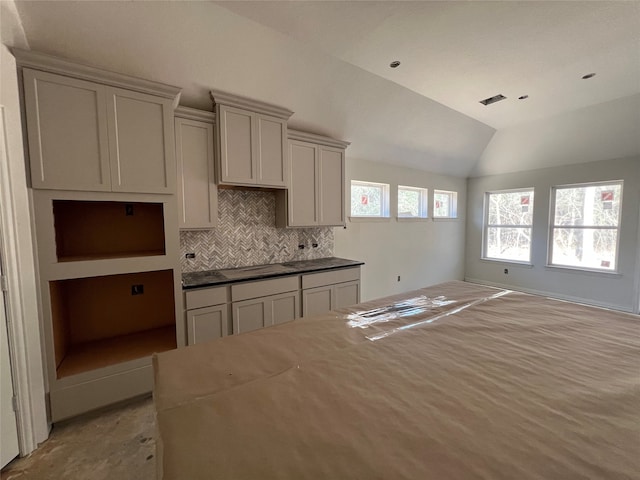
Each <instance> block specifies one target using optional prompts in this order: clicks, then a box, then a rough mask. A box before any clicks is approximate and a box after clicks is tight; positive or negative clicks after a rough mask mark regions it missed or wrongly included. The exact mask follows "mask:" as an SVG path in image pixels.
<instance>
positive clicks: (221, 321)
mask: <svg viewBox="0 0 640 480" xmlns="http://www.w3.org/2000/svg"><path fill="white" fill-rule="evenodd" d="M228 301H229V288H228V287H227V286H222V287H209V288H200V289H197V290H188V291H186V292H185V294H184V303H185V308H186V309H187V311H186V320H187V338H188V342H189V345H194V344H196V343H202V342H207V341H209V340H214V339H216V338H221V337H224V336H226V335H229V334H230V333H231V325H229V304H228Z"/></svg>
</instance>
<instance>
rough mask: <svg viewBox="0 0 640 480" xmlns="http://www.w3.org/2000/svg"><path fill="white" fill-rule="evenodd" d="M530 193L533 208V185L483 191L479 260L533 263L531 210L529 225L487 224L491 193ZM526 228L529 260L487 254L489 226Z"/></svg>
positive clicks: (521, 263)
mask: <svg viewBox="0 0 640 480" xmlns="http://www.w3.org/2000/svg"><path fill="white" fill-rule="evenodd" d="M516 192H518V193H531V195H532V196H533V198H534V203H533V205H534V206H533V209H534V210H535V187H525V188H509V189H505V190H491V191H487V192H484V206H483V214H482V252H481V256H480V258H481V260H486V261H489V262H502V263H514V264H518V265H533V224H534V222H533V212H534V210H532V211H531V224H530V225H511V224H492V225H489V205H490V203H491V195H499V194H502V193H516ZM491 227H492V228H528V229H529V230H530V231H531V234H530V241H529V260H514V259H509V258H496V257H490V256H488V254H487V250H488V246H487V241H488V237H489V228H491Z"/></svg>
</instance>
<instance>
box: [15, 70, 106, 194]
mask: <svg viewBox="0 0 640 480" xmlns="http://www.w3.org/2000/svg"><path fill="white" fill-rule="evenodd" d="M23 75H24V96H25V110H26V117H27V133H28V140H29V161H30V164H31V183H32V186H33V188H45V189H61V190H88V191H102V190H110V189H111V178H110V172H109V143H108V133H107V108H106V102H105V87H104V86H102V85H98V84H95V83H91V82H85V81H82V80H76V79H73V78H68V77H63V76H60V75H54V74H51V73H45V72H39V71H36V70H30V69H28V68H25V69H24V70H23Z"/></svg>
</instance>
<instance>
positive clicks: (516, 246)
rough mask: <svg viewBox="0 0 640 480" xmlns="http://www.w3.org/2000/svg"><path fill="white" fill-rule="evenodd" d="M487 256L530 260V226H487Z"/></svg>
mask: <svg viewBox="0 0 640 480" xmlns="http://www.w3.org/2000/svg"><path fill="white" fill-rule="evenodd" d="M486 242H487V247H486V256H487V258H499V259H504V260H515V261H520V262H529V261H530V260H531V228H502V227H488V228H487V239H486Z"/></svg>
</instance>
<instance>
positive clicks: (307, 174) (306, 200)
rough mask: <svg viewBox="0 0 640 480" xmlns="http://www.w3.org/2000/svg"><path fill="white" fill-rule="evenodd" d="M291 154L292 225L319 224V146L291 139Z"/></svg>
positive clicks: (290, 196) (290, 192)
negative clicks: (317, 202) (317, 167)
mask: <svg viewBox="0 0 640 480" xmlns="http://www.w3.org/2000/svg"><path fill="white" fill-rule="evenodd" d="M289 153H290V155H291V185H290V186H289V191H288V192H287V195H288V197H289V207H290V218H291V219H292V221H291V222H289V223H290V225H317V224H318V215H317V214H318V209H317V208H316V206H317V205H316V199H317V198H318V190H317V189H318V184H319V182H318V172H317V169H316V165H317V163H318V162H317V154H318V151H317V146H316V145H314V144H312V143H307V142H297V141H295V140H290V141H289Z"/></svg>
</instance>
